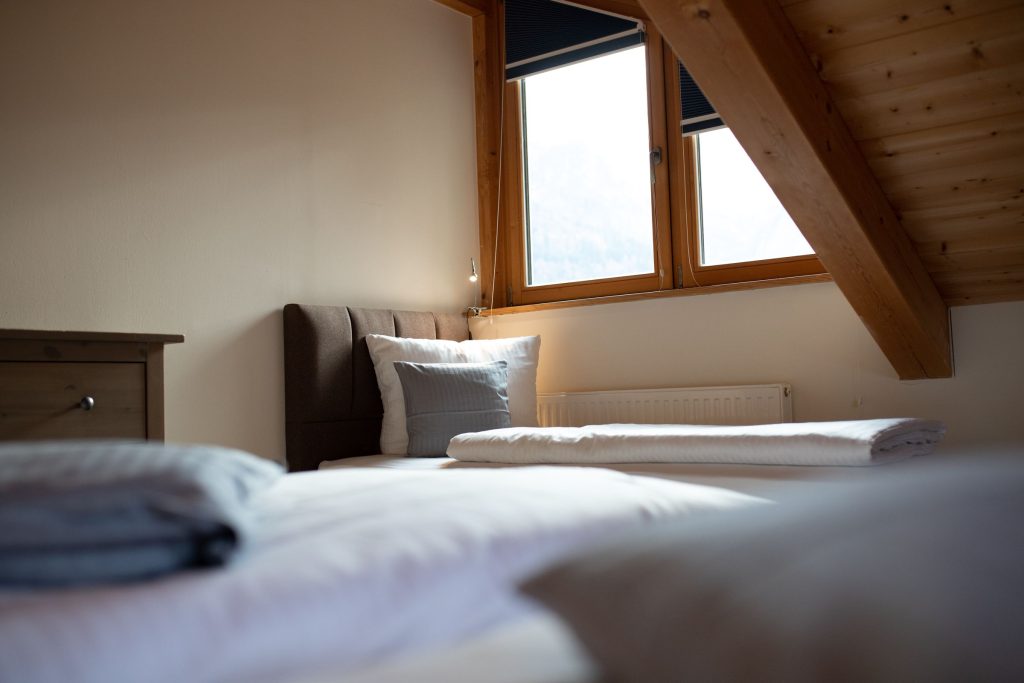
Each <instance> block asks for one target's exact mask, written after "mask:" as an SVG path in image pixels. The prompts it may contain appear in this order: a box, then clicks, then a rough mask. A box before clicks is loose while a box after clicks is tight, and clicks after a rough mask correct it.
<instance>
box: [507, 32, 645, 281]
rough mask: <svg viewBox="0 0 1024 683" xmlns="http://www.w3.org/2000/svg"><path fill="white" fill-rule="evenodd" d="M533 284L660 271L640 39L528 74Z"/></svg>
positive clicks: (530, 275) (529, 233)
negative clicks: (656, 256)
mask: <svg viewBox="0 0 1024 683" xmlns="http://www.w3.org/2000/svg"><path fill="white" fill-rule="evenodd" d="M522 93H523V147H524V150H523V156H524V169H525V175H526V223H527V229H526V235H527V237H526V240H527V244H526V258H527V283H528V284H531V285H543V284H552V283H562V282H578V281H581V280H593V279H598V278H608V277H620V276H623V275H637V274H642V273H653V272H654V230H653V221H652V217H651V185H650V182H651V172H650V165H649V161H648V153H649V151H650V147H649V134H648V126H647V66H646V60H645V52H644V48H643V46H640V47H636V48H632V49H630V50H625V51H623V52H617V53H615V54H612V55H607V56H605V57H599V58H597V59H592V60H590V61H587V62H582V63H579V64H574V65H571V66H566V67H563V68H560V69H555V70H553V71H548V72H546V73H542V74H538V75H536V76H530V77H528V78H526V79H524V80H523V85H522Z"/></svg>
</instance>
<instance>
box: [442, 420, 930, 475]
mask: <svg viewBox="0 0 1024 683" xmlns="http://www.w3.org/2000/svg"><path fill="white" fill-rule="evenodd" d="M944 433H945V426H944V425H943V424H942V423H941V422H937V421H934V420H920V419H915V418H892V419H880V420H849V421H843V422H792V423H783V424H765V425H742V426H717V425H715V426H712V425H685V424H672V425H639V424H610V425H590V426H587V427H533V428H529V427H511V428H507V429H493V430H490V431H486V432H473V433H468V434H460V435H458V436H456V437H455V438H453V439H452V440H451V443H450V444H449V445H448V455H449V456H451V457H452V458H455V459H456V460H460V461H462V462H491V463H509V464H519V465H531V464H587V465H594V464H614V463H642V462H648V463H718V464H723V463H728V464H741V465H825V466H855V465H874V464H878V463H881V462H889V461H893V460H903V459H905V458H910V457H914V456H918V455H924V454H926V453H930V452H931V451H932V450H933V449H934V448H935V445H936V444H937V443H938V442H939V441H941V440H942V436H943V434H944Z"/></svg>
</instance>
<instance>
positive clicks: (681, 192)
mask: <svg viewBox="0 0 1024 683" xmlns="http://www.w3.org/2000/svg"><path fill="white" fill-rule="evenodd" d="M498 24H499V26H500V25H501V24H502V22H501V21H500V19H499V21H498ZM502 34H503V29H501V31H500V32H497V35H498V36H500V35H502ZM491 35H492V36H494V35H495V34H493V33H492V34H491ZM498 42H499V43H501V40H500V39H499V40H498ZM491 50H493V51H494V52H497V53H499V54H504V45H503V44H499V45H497V46H491ZM645 51H646V62H647V92H648V118H649V120H648V124H649V131H650V140H651V149H657V148H660V149H661V150H662V152H663V154H662V158H663V160H662V163H660V164H658V165H656V166H655V167H654V179H655V180H654V186H653V193H652V201H653V206H652V208H653V211H652V213H653V225H652V230H653V236H654V263H655V272H654V273H648V274H642V275H630V276H621V277H613V278H603V279H598V280H586V281H578V282H570V283H555V284H545V285H528V284H527V282H526V278H527V273H526V219H525V216H526V207H525V191H524V174H523V139H522V118H521V117H522V107H521V99H520V83H519V82H518V81H513V82H503V85H502V88H503V94H502V100H503V104H502V106H500V107H498V108H497V109H498V110H499V111H502V114H501V118H502V122H503V125H502V126H501V129H502V132H501V134H500V135H501V137H502V140H501V147H502V148H503V153H502V154H500V155H499V156H500V158H501V163H500V169H499V174H500V179H499V181H498V182H499V184H500V187H501V190H500V195H501V196H500V200H499V201H498V203H499V204H500V207H499V213H498V221H497V223H498V224H497V226H495V227H496V228H497V230H498V236H499V239H498V240H497V241H493V242H490V244H488V242H485V241H482V242H481V248H482V249H488V246H490V248H491V249H494V248H495V247H497V249H498V253H497V254H494V256H495V258H496V261H495V262H494V263H495V266H496V268H495V277H494V280H495V284H498V283H504V284H505V287H504V290H502V289H500V288H496V289H494V290H492V292H490V296H487V301H488V303H490V304H491V307H492V308H495V307H501V308H504V307H513V306H520V305H523V306H528V305H535V304H543V303H551V302H560V301H562V302H564V301H572V300H587V299H595V298H600V297H611V296H619V295H627V294H641V293H649V292H659V291H666V290H672V289H687V290H691V291H692V290H699V289H700V288H702V287H714V286H718V285H723V284H733V283H752V284H753V285H754V286H757V283H759V282H765V284H766V285H770V284H774V282H775V281H779V280H783V279H788V278H795V277H799V276H809V275H818V274H823V273H825V272H826V270H825V267H824V265H823V264H822V263H821V260H820V259H819V258H818V257H817V256H816V255H814V254H809V255H802V256H791V257H785V258H776V259H766V260H760V261H748V262H741V263H727V264H719V265H707V266H706V265H702V264H701V262H700V217H699V212H698V203H697V202H698V199H697V197H698V195H697V193H698V182H699V178H698V174H697V154H696V145H695V142H694V139H693V138H692V137H686V138H684V137H683V136H682V135H681V134H680V132H679V124H678V121H679V120H680V118H681V116H680V111H679V99H680V98H679V79H678V75H677V67H676V57H675V54H674V53H673V52H672V50H671V48H670V47H669V46H668V44H667V43H665V42H664V41H663V40H662V37H661V35H660V33H659V32H658V31H657V30H656V29H655V28H654V27H653V26H652V25H651V24H650V23H648V24H647V40H646V42H645ZM478 87H479V81H478ZM502 107H503V109H502ZM492 123H494V124H496V123H498V122H492ZM480 191H481V204H483V203H484V202H483V199H484V194H483V193H484V192H491V191H492V188H491V187H490V186H489V184H488V186H487V187H485V186H484V184H481V187H480ZM492 224H493V218H492ZM493 235H494V233H493V232H491V231H490V229H487V230H481V236H482V237H491V238H493ZM482 256H483V255H482ZM488 256H489V255H488ZM489 261H490V259H489V258H481V262H484V263H486V262H489ZM487 281H488V282H489V281H490V278H487Z"/></svg>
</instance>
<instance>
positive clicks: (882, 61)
mask: <svg viewBox="0 0 1024 683" xmlns="http://www.w3.org/2000/svg"><path fill="white" fill-rule="evenodd" d="M1021 26H1024V4H1022V5H1018V6H1016V7H1011V8H1008V9H1004V10H1001V11H997V12H992V13H989V14H983V15H980V16H976V17H972V18H970V19H964V20H960V21H954V22H950V23H947V24H942V25H938V26H935V27H932V28H930V29H927V30H922V31H915V32H913V33H908V34H903V35H897V36H893V37H891V38H888V39H886V40H879V41H875V42H872V43H867V44H864V45H859V46H856V47H851V48H846V49H842V50H837V51H835V52H829V53H825V54H823V55H821V56H820V57H819V59H820V68H819V73H820V74H821V77H822V79H823V80H824V81H825V82H826V83H828V84H829V85H830V86H831V92H832V96H833V97H835V98H836V99H839V100H842V99H845V98H848V97H863V96H865V95H870V94H872V93H878V92H888V91H891V90H897V89H901V88H908V87H911V86H919V85H922V84H927V83H931V82H933V81H936V80H946V79H950V78H956V77H958V76H964V75H967V74H972V73H976V72H978V71H984V70H991V69H998V68H1001V67H1007V66H1012V65H1016V64H1018V63H1019V61H1020V55H1021V54H1022V53H1024V33H1022V32H1021V30H1020V27H1021Z"/></svg>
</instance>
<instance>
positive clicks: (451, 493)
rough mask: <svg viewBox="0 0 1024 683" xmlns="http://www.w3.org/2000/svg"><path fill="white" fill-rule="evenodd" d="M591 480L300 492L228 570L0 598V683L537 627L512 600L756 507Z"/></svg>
mask: <svg viewBox="0 0 1024 683" xmlns="http://www.w3.org/2000/svg"><path fill="white" fill-rule="evenodd" d="M757 502H758V499H756V498H753V497H750V496H745V495H742V494H739V493H735V492H730V491H726V490H722V489H716V488H710V487H703V486H697V485H687V484H679V483H675V482H665V481H658V480H654V479H647V478H637V477H630V476H626V475H623V474H620V473H616V472H612V471H606V470H598V469H585V468H546V467H545V468H520V469H503V470H499V471H494V470H489V469H473V468H467V469H462V470H458V471H452V472H433V471H381V470H379V469H349V468H344V469H339V470H336V471H332V472H318V473H306V474H294V475H288V476H286V477H283V478H282V479H281V480H280V481H279V482H278V483H276V484H275V485H273V486H272V487H271V488H270V489H268V490H267V491H266V492H265V493H263V494H261V495H260V496H259V497H257V499H256V501H255V502H254V505H256V506H257V508H258V515H259V518H260V524H259V525H258V526H257V530H256V531H255V533H254V535H253V537H252V541H251V543H250V546H249V549H248V551H247V553H246V555H245V556H243V557H242V558H240V560H239V561H238V562H237V563H236V564H234V565H232V566H230V567H227V568H224V569H217V570H210V571H203V572H191V573H186V574H180V575H177V576H173V577H169V578H166V579H163V580H158V581H153V582H148V583H140V584H136V585H129V586H121V587H109V588H89V589H84V588H83V589H68V590H63V591H39V592H23V593H17V592H10V591H8V592H0V680H3V681H8V680H10V681H19V682H25V683H29V682H32V681H62V682H63V681H71V680H73V681H80V682H87V681H97V682H100V681H102V682H103V683H107V682H109V681H152V682H154V683H157V682H159V681H185V680H187V681H281V680H293V679H295V678H296V677H300V676H301V675H303V674H306V673H314V672H317V671H322V670H324V669H325V668H330V669H331V670H332V672H334V673H335V674H341V673H344V672H351V671H353V670H356V669H358V668H360V667H363V666H365V665H368V664H371V663H373V662H376V661H379V660H381V659H383V658H385V657H393V656H395V655H396V654H401V653H413V652H416V651H422V650H425V649H427V648H431V647H435V646H442V645H446V644H450V643H453V642H456V641H458V640H461V639H464V638H466V637H467V636H470V635H472V634H476V633H480V632H483V631H484V630H485V629H487V628H490V627H493V626H495V625H497V624H499V623H502V622H508V621H510V620H512V619H515V618H520V617H523V616H525V615H527V614H529V613H530V611H531V610H532V609H533V608H531V607H530V606H529V604H528V603H526V602H525V601H523V600H522V599H520V598H519V597H518V596H517V595H516V594H515V593H514V592H513V591H512V590H511V586H512V585H513V584H514V583H515V582H516V581H518V580H519V579H521V578H523V577H525V576H526V575H527V574H529V573H532V572H533V571H535V570H536V569H538V568H539V567H541V566H543V565H545V564H546V563H548V562H549V561H551V560H553V559H554V558H557V557H560V556H562V555H564V554H565V553H566V552H569V551H570V550H573V549H576V548H578V547H580V546H582V545H584V544H586V543H588V542H591V541H596V540H599V539H603V538H606V537H608V536H609V535H610V534H614V533H616V532H621V531H628V530H629V529H631V528H636V527H638V526H639V525H642V524H644V523H646V522H648V521H650V520H651V519H654V518H659V517H666V516H675V515H684V514H687V513H693V512H698V511H704V510H711V509H718V508H728V507H734V506H739V505H747V504H755V503H757Z"/></svg>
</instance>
